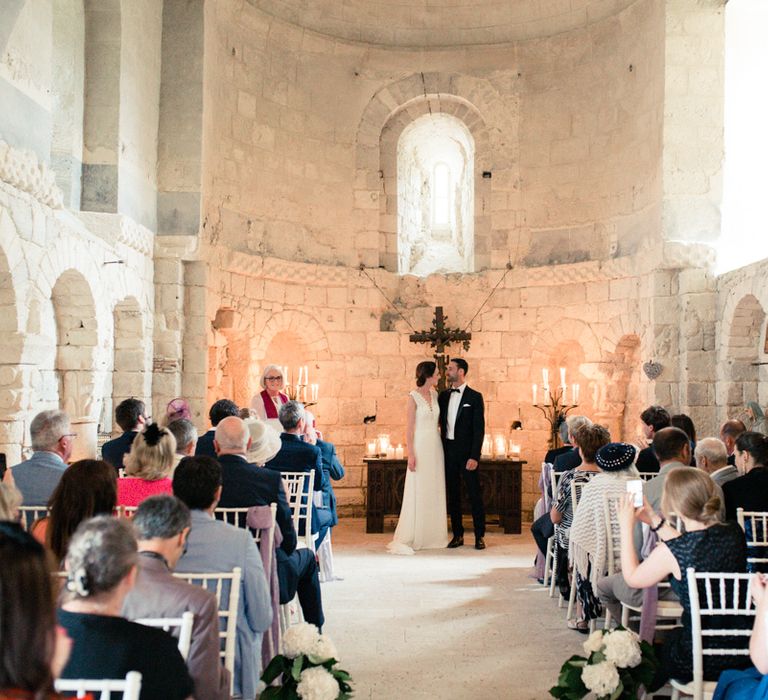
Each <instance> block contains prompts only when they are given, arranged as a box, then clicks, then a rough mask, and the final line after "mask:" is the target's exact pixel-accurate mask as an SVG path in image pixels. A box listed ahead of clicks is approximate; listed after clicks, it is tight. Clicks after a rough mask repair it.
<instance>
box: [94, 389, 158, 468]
mask: <svg viewBox="0 0 768 700" xmlns="http://www.w3.org/2000/svg"><path fill="white" fill-rule="evenodd" d="M146 411H147V409H146V407H145V406H144V402H143V401H139V400H138V399H125V401H121V402H120V403H119V404H118V405H117V408H116V409H115V422H116V423H117V424H118V425H119V426H120V428H121V429H122V431H123V434H122V435H120V436H118V437H116V438H114V440H109V441H108V442H105V443H104V445H103V446H102V448H101V456H102V459H104V460H105V461H107V462H109V463H110V464H111V465H112V466H113V467H114V468H115V469H116V470H118V469H122V468H123V458H124V457H125V455H126V454H128V452H129V451H130V449H131V444H132V443H133V439H134V438H135V437H136V436H137V435H138V434H139V433H140V432H141V431H142V430H143V429H144V426H146V424H147V421H148V419H147V413H146Z"/></svg>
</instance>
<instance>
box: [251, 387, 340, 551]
mask: <svg viewBox="0 0 768 700" xmlns="http://www.w3.org/2000/svg"><path fill="white" fill-rule="evenodd" d="M279 418H280V425H282V426H283V432H282V433H281V434H280V441H281V443H282V446H281V447H280V451H279V452H278V453H277V454H276V455H275V456H274V457H273V458H272V459H271V460H269V461H268V462H267V463H266V464H265V466H266V468H267V469H272V470H274V471H278V472H314V474H315V484H314V490H315V491H320V492H322V490H323V456H322V453H321V452H320V448H319V447H317V446H315V445H310V444H309V443H308V442H304V441H303V440H302V436H303V435H304V428H305V426H306V416H305V413H304V406H303V405H302V404H300V403H299V402H298V401H288V403H284V404H283V405H282V406H281V407H280V413H279ZM330 526H331V512H330V510H328V509H327V508H323V507H318V506H314V505H313V507H312V532H313V533H317V540H316V542H315V548H317V547H319V546H320V543H321V542H322V541H323V538H324V537H325V535H326V533H327V532H328V528H329V527H330ZM302 534H303V533H301V532H300V533H299V535H302Z"/></svg>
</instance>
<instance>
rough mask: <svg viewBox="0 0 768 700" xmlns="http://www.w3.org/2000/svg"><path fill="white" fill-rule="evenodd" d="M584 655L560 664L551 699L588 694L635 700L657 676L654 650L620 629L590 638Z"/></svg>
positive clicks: (574, 699)
mask: <svg viewBox="0 0 768 700" xmlns="http://www.w3.org/2000/svg"><path fill="white" fill-rule="evenodd" d="M584 653H585V654H586V655H587V656H586V658H585V657H583V656H572V657H571V658H570V659H568V661H566V662H565V663H564V664H563V667H562V668H561V669H560V676H559V678H558V682H557V685H556V686H555V687H553V688H551V689H550V691H549V694H550V695H551V696H552V697H555V698H564V699H565V700H581V699H582V698H584V697H586V696H587V695H589V694H590V692H591V693H594V697H596V698H598V700H621V699H624V700H630V698H631V699H633V700H634V698H637V697H638V690H639V689H640V687H641V686H648V685H649V684H650V683H651V681H652V680H653V677H654V675H655V674H656V668H657V665H658V663H657V661H656V656H655V655H654V653H653V647H652V646H651V645H650V644H648V643H647V642H643V641H641V640H640V638H639V637H638V636H637V635H636V634H635V633H634V632H632V631H630V630H626V629H624V628H622V627H618V628H616V629H614V630H609V631H605V632H604V631H603V630H597V631H595V632H593V633H592V634H590V635H589V637H588V638H587V641H586V642H584Z"/></svg>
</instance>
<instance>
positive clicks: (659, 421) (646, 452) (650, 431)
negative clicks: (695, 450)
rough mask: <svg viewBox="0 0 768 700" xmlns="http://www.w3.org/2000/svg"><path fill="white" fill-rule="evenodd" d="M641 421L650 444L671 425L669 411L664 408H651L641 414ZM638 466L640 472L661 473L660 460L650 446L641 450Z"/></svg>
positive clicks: (644, 434)
mask: <svg viewBox="0 0 768 700" xmlns="http://www.w3.org/2000/svg"><path fill="white" fill-rule="evenodd" d="M640 421H641V422H642V428H643V436H644V437H645V439H646V440H647V441H648V442H651V441H652V440H653V437H654V435H656V433H658V432H659V431H660V430H663V429H664V428H668V427H669V426H670V425H671V422H670V421H671V418H670V416H669V411H667V409H666V408H663V407H662V406H649V407H648V408H646V409H645V410H644V411H643V412H642V413H641V414H640ZM689 459H690V457H689ZM636 466H637V470H638V471H640V472H657V471H659V467H660V465H659V460H658V459H657V457H656V454H655V453H654V451H653V448H652V447H651V446H650V445H649V446H647V447H644V448H643V449H642V450H640V454H639V455H638V456H637V465H636Z"/></svg>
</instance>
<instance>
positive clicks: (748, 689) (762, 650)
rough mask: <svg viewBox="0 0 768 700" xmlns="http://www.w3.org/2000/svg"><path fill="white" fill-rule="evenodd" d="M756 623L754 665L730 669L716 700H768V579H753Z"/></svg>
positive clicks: (722, 676)
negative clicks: (767, 699) (767, 697)
mask: <svg viewBox="0 0 768 700" xmlns="http://www.w3.org/2000/svg"><path fill="white" fill-rule="evenodd" d="M751 585H752V599H753V600H754V601H755V624H754V627H753V628H752V636H751V637H750V640H749V658H750V660H751V661H752V663H753V664H754V666H752V667H750V668H747V669H744V670H743V671H742V670H735V669H728V670H725V671H723V672H722V673H721V674H720V678H719V679H718V681H717V688H715V694H714V696H713V698H712V700H765V698H766V696H768V579H766V578H765V577H764V576H763V575H761V574H754V575H753V576H752V582H751Z"/></svg>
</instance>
